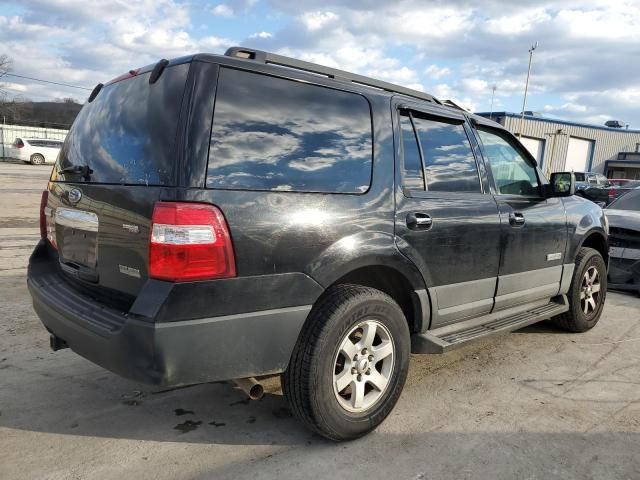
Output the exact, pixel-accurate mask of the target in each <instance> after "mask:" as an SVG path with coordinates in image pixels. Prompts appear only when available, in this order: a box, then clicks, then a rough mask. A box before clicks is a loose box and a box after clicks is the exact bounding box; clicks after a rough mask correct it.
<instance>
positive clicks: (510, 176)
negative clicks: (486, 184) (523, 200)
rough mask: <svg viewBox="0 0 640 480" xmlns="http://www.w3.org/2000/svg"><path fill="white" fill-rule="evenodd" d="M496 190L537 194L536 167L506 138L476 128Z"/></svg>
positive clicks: (538, 192)
mask: <svg viewBox="0 0 640 480" xmlns="http://www.w3.org/2000/svg"><path fill="white" fill-rule="evenodd" d="M478 135H479V136H480V140H481V141H482V145H483V147H484V153H485V155H486V157H487V159H488V160H489V165H490V166H491V171H492V172H493V178H494V180H495V182H496V188H497V189H498V192H499V193H501V194H505V195H523V196H529V197H530V196H538V195H539V194H540V188H539V184H538V176H537V175H536V169H535V167H534V166H533V165H531V164H530V163H529V161H528V160H527V159H526V158H525V156H524V155H523V154H522V153H520V152H519V151H518V150H517V149H516V147H514V146H513V145H512V144H511V143H510V142H509V141H508V140H507V139H506V138H503V137H502V136H500V135H496V134H495V133H492V132H489V131H486V130H478Z"/></svg>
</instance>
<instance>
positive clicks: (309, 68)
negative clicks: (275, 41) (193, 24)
mask: <svg viewBox="0 0 640 480" xmlns="http://www.w3.org/2000/svg"><path fill="white" fill-rule="evenodd" d="M225 56H227V57H235V58H242V59H245V60H253V61H255V62H259V63H264V64H272V65H279V66H282V67H288V68H293V69H296V70H303V71H305V72H309V73H315V74H318V75H325V76H327V77H329V78H333V79H336V80H342V81H344V82H351V83H355V84H357V85H364V86H366V87H373V88H378V89H381V90H384V91H387V92H394V93H400V94H402V95H407V96H409V97H414V98H419V99H420V100H426V101H428V102H432V103H437V104H440V105H441V104H442V102H440V100H438V99H437V98H436V97H434V96H433V95H429V94H428V93H424V92H419V91H418V90H413V89H412V88H406V87H401V86H400V85H395V84H393V83H389V82H384V81H382V80H375V79H373V78H370V77H365V76H364V75H358V74H356V73H349V72H345V71H344V70H338V69H336V68H330V67H325V66H323V65H318V64H317V63H311V62H305V61H303V60H297V59H295V58H291V57H285V56H283V55H278V54H275V53H269V52H263V51H262V50H254V49H253V48H245V47H231V48H229V49H228V50H227V51H226V52H225Z"/></svg>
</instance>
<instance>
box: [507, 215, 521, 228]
mask: <svg viewBox="0 0 640 480" xmlns="http://www.w3.org/2000/svg"><path fill="white" fill-rule="evenodd" d="M509 223H510V224H511V226H513V227H521V226H522V225H524V215H523V214H521V213H520V212H511V213H510V214H509Z"/></svg>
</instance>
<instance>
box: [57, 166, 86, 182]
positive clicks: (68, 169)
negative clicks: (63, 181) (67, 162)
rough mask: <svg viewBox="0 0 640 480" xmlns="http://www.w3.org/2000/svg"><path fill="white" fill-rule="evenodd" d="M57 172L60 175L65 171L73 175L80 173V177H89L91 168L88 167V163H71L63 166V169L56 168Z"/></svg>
mask: <svg viewBox="0 0 640 480" xmlns="http://www.w3.org/2000/svg"><path fill="white" fill-rule="evenodd" d="M58 173H59V174H62V175H64V174H67V173H70V174H73V175H81V176H82V178H86V179H89V177H90V176H91V174H92V173H93V170H91V169H90V168H89V165H72V166H70V167H64V168H63V169H61V170H58Z"/></svg>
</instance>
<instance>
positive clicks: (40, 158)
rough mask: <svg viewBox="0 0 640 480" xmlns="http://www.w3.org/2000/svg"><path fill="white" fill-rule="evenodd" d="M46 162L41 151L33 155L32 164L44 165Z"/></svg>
mask: <svg viewBox="0 0 640 480" xmlns="http://www.w3.org/2000/svg"><path fill="white" fill-rule="evenodd" d="M43 163H44V156H43V155H41V154H39V153H34V154H33V155H31V164H32V165H42V164H43Z"/></svg>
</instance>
